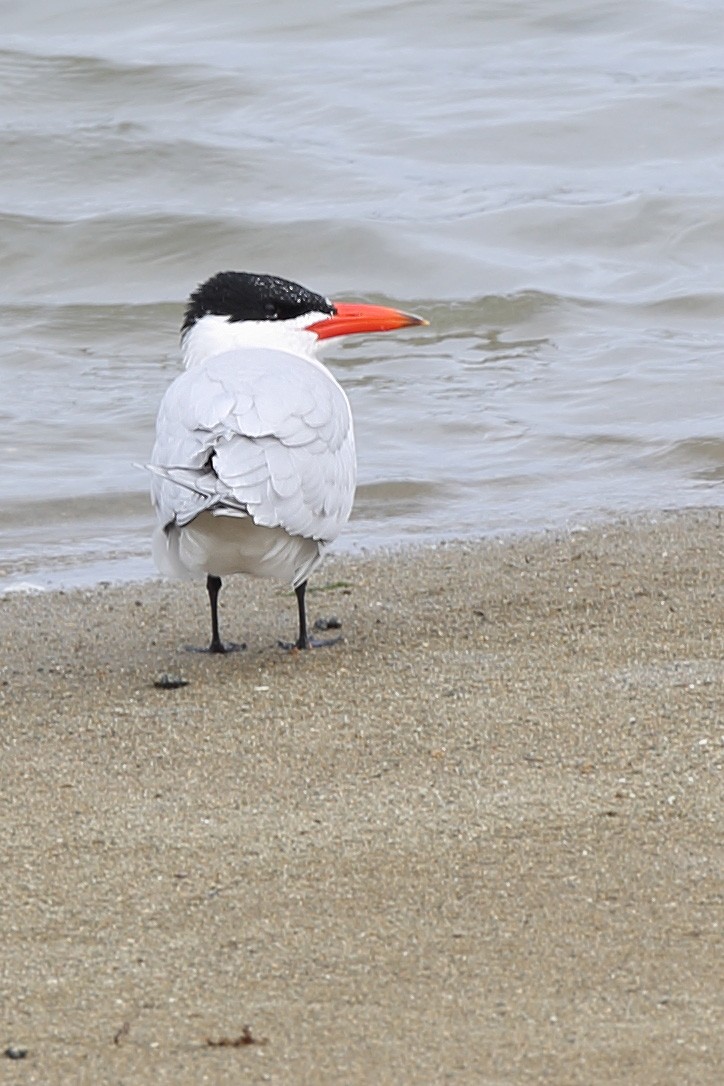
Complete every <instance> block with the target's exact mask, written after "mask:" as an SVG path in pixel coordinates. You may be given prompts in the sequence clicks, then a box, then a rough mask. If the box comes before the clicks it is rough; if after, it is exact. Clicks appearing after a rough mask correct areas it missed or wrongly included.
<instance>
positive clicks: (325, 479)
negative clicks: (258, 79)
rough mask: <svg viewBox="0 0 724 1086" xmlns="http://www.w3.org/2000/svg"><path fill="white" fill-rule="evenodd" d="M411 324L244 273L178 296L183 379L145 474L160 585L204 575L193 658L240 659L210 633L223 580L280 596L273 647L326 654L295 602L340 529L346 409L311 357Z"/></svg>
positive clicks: (347, 446) (162, 416)
mask: <svg viewBox="0 0 724 1086" xmlns="http://www.w3.org/2000/svg"><path fill="white" fill-rule="evenodd" d="M422 324H427V321H425V320H423V319H422V318H421V317H416V316H413V315H411V314H409V313H403V312H401V311H399V310H397V309H392V308H388V307H386V306H378V305H365V304H356V303H349V302H333V301H330V300H329V299H328V298H326V297H323V296H322V295H320V294H315V293H314V292H312V291H310V290H307V289H306V287H303V286H300V284H299V283H294V282H291V281H290V280H288V279H281V278H279V277H277V276H274V275H258V274H254V273H251V272H236V271H227V272H219V273H218V274H217V275H214V276H212V278H210V279H208V280H207V281H206V282H204V283H202V284H201V285H200V286H199V287H198V288H197V289H196V290H195V291H194V292H193V293H192V294H191V296H190V298H189V301H188V305H187V308H186V313H185V317H184V321H183V324H182V327H181V350H182V355H183V362H184V366H185V369H184V371H183V372H182V373H181V374H180V375H179V376H178V377H177V378H176V379H175V380H174V381H173V382H172V384H171V385H170V386H169V388H168V389H167V391H166V393H165V395H164V396H163V399H162V401H161V405H160V407H159V411H158V419H157V422H156V442H155V445H154V448H153V453H152V456H151V461H152V462H151V464H149V465H148V468H149V470H150V471H151V472H152V473H153V479H152V484H151V496H152V501H153V505H154V507H155V510H156V514H157V517H158V526H157V528H156V531H155V533H154V537H153V554H154V558H155V561H156V565H157V566H158V568H159V570H160V571H161V573H163V574H165V575H166V576H170V577H175V578H183V579H192V578H198V577H201V578H203V577H204V576H205V577H206V587H207V591H208V596H209V603H210V606H211V643H210V645H209V647H208V649H207V650H204V651H208V652H212V653H224V652H228V651H230V650H232V649H235V648H243V647H244V646H243V644H238V645H235V644H233V643H231V644H227V643H225V642H224V641H222V640H221V637H220V634H219V614H218V597H219V591H220V589H221V584H222V577H226V576H227V575H230V574H234V573H245V574H248V575H251V576H254V577H271V578H274V579H276V580H280V581H283V582H286V583H288V584H290V585H291V586H292V588H293V589H294V591H295V592H296V597H297V605H298V612H299V634H298V637H297V640H296V642H293V643H292V644H291V645H287V646H286V647H290V648H292V647H296V648H298V649H309V648H314V647H317V646H318V645H320V644H329V643H330V642H318V641H315V640H314V639H312V638H311V637H310V636H309V633H308V631H307V619H306V607H305V592H306V587H307V581H308V579H309V576H310V574H311V573H312V572H313V570H314V569H315V568H316V566H317V565H318V564H319V562H320V561H321V558H322V554H323V552H324V550H325V548H326V547H327V545H328V544H329V543H331V542H332V540H333V539H335V538H336V537H337V536H338V535H339V533H340V531H341V530H342V528H343V527H344V525H345V524H346V522H347V520H348V518H349V515H350V512H351V510H352V502H353V499H354V492H355V482H356V471H357V463H356V456H355V445H354V429H353V423H352V412H351V409H350V405H349V401H348V399H347V396H346V394H345V392H344V390H343V389H342V387H341V385H340V384H339V383H338V382H337V381H336V380H335V378H334V377H333V376H332V374H331V373H330V371H329V370H328V369H327V367H326V366H324V365H323V363H322V362H320V361H319V358H318V357H317V351H318V349H319V347H320V346H321V345H322V344H323V343H324V341H326V340H328V339H331V338H333V337H336V336H347V335H353V334H356V333H360V332H385V331H391V330H393V329H398V328H406V327H409V326H411V325H422ZM280 644H283V645H284V644H285V643H284V642H280Z"/></svg>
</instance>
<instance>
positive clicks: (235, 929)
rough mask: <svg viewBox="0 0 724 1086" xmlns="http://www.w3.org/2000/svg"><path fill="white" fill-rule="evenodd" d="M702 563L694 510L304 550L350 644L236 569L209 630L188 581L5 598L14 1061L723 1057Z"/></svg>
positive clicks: (154, 1074)
mask: <svg viewBox="0 0 724 1086" xmlns="http://www.w3.org/2000/svg"><path fill="white" fill-rule="evenodd" d="M723 574H724V517H723V516H722V514H721V511H720V510H718V509H709V510H702V509H700V508H697V509H693V510H686V511H683V512H678V513H668V514H660V513H656V514H651V515H645V516H640V517H636V518H626V519H617V520H616V521H614V522H606V523H605V524H600V523H596V524H594V525H585V526H584V525H581V526H577V527H576V529H574V530H572V531H563V530H561V531H555V530H551V531H550V532H546V533H543V534H533V535H531V534H526V535H525V536H524V537H519V536H516V537H515V538H512V539H511V538H503V539H489V540H485V541H482V542H468V541H462V542H456V543H446V544H430V545H423V546H422V547H417V546H416V547H412V548H410V547H405V548H403V549H402V550H401V551H399V552H395V553H385V554H379V553H377V552H375V553H373V554H371V555H363V556H357V555H355V556H350V555H345V554H342V555H330V556H329V557H328V558H327V559H326V560H325V563H324V565H323V566H322V567H321V569H320V571H319V573H318V574H317V575H316V576H315V578H314V579H313V581H312V582H311V584H310V591H309V613H310V621H311V622H313V621H314V620H315V619H316V618H317V617H319V616H325V617H329V616H330V615H333V614H334V615H337V616H338V617H339V618H341V620H342V631H341V632H342V634H343V636H344V639H345V640H344V642H343V643H342V644H340V645H338V646H335V647H333V648H330V649H325V650H320V651H317V652H314V653H309V654H305V653H296V652H295V653H284V652H281V651H280V650H279V649H278V648H277V647H276V640H277V638H284V637H288V636H289V635H290V633H291V632H293V631H294V628H295V621H296V612H295V602H294V596H293V593H292V592H291V591H290V590H287V589H285V588H284V587H280V586H275V585H271V584H268V583H264V582H254V581H251V580H249V579H244V578H230V579H229V581H228V583H225V585H224V590H223V593H222V597H221V621H222V636H223V637H225V638H227V639H230V640H241V639H243V640H245V641H246V642H247V644H248V648H247V650H246V651H245V652H243V653H237V654H233V655H229V656H226V657H221V658H211V657H209V656H207V655H204V654H195V653H187V652H184V651H183V646H184V645H186V644H195V645H203V644H205V643H206V642H207V639H208V633H209V630H208V606H207V602H206V594H205V590H204V587H203V584H194V585H189V584H184V583H179V582H176V583H173V582H171V583H168V582H166V583H164V582H160V581H150V582H141V583H136V584H126V585H123V586H110V587H107V588H103V587H97V588H94V589H93V590H83V589H78V590H73V591H62V590H58V591H52V592H44V593H40V594H33V595H19V594H17V593H13V594H11V595H6V596H4V597H3V598H2V599H0V632H1V634H2V644H3V646H4V651H3V660H2V667H0V716H1V717H2V728H1V729H0V742H1V743H2V759H1V761H0V766H1V768H0V782H1V787H0V839H1V840H2V846H3V855H4V856H5V858H6V870H7V871H8V872H10V873H11V877H10V878H9V879H8V884H7V887H6V891H5V894H4V895H3V899H4V900H3V903H2V904H3V911H4V921H3V926H4V929H5V931H6V933H7V934H8V939H7V943H8V945H7V947H6V949H5V951H4V953H3V956H2V960H3V974H4V992H5V1009H6V1014H5V1021H6V1025H5V1034H4V1042H3V1044H2V1046H0V1048H5V1047H6V1046H9V1045H14V1046H18V1047H20V1048H24V1049H27V1055H26V1057H25V1058H24V1059H23V1060H21V1061H18V1062H17V1063H16V1064H13V1063H11V1062H10V1061H7V1066H6V1068H5V1070H6V1077H7V1080H8V1081H9V1082H16V1081H17V1082H21V1081H22V1082H23V1083H27V1082H38V1083H40V1082H42V1083H54V1082H58V1083H61V1082H69V1081H88V1082H93V1083H94V1084H95V1083H98V1084H103V1083H106V1082H108V1083H111V1082H117V1081H123V1082H124V1083H127V1084H129V1086H134V1084H136V1083H146V1082H150V1081H154V1082H169V1083H171V1082H172V1083H178V1084H182V1086H183V1084H185V1083H189V1084H190V1083H197V1082H199V1081H209V1082H213V1083H215V1084H216V1083H220V1084H224V1083H227V1082H228V1083H237V1082H239V1081H245V1082H246V1081H248V1082H262V1081H273V1082H277V1083H290V1084H297V1083H301V1084H305V1083H309V1084H310V1086H312V1084H315V1086H316V1084H320V1083H321V1084H327V1083H329V1084H330V1086H331V1084H333V1083H334V1084H336V1083H338V1082H342V1081H343V1082H345V1083H360V1084H363V1083H370V1084H372V1083H374V1084H377V1083H382V1084H386V1083H390V1084H392V1083H407V1082H409V1083H416V1082H443V1081H445V1082H460V1083H468V1082H491V1083H492V1082H506V1083H508V1082H510V1083H518V1082H521V1083H522V1082H543V1081H555V1082H556V1083H560V1084H566V1083H580V1084H581V1086H583V1084H590V1083H591V1082H596V1083H600V1084H614V1083H616V1084H619V1083H620V1084H622V1086H623V1084H624V1083H626V1084H630V1083H631V1082H636V1083H637V1086H654V1084H656V1086H660V1084H661V1083H663V1082H671V1083H674V1082H677V1083H678V1082H697V1083H709V1082H712V1083H713V1082H714V1081H716V1080H717V1074H718V1071H719V1070H720V1067H721V1060H722V1055H723V1053H722V1046H721V1045H722V1043H721V1040H720V1037H721V1035H722V1028H721V1027H722V1006H721V992H720V977H719V969H718V967H717V963H718V961H719V960H720V958H719V957H718V955H719V954H720V946H721V944H720V938H721V934H720V928H719V926H718V925H720V920H721V915H720V909H721V769H722V761H723V755H724V745H723V744H724V725H723V722H722V717H723V715H724V709H723V708H722V707H723V706H724V696H723V695H724V622H723V621H722V619H723V618H724V614H723V612H724V595H723V591H722V584H724V577H723V576H722V575H723ZM163 674H167V675H169V674H170V675H172V676H177V677H178V678H180V679H183V680H184V681H185V682H186V683H187V685H184V686H181V687H179V688H177V689H159V688H158V687H156V686H155V685H154V683H155V682H156V680H157V679H158V678H159V677H160V676H161V675H163ZM245 1026H249V1028H250V1031H251V1032H250V1036H251V1038H252V1041H253V1042H256V1043H249V1041H248V1038H247V1041H246V1042H245V1041H244V1040H243V1036H244V1034H243V1028H244V1027H245ZM224 1038H226V1039H228V1040H234V1039H238V1040H239V1043H238V1044H237V1045H223V1044H218V1043H217V1042H219V1041H221V1040H223V1039H224ZM209 1041H211V1042H214V1043H213V1044H209V1043H207V1042H209Z"/></svg>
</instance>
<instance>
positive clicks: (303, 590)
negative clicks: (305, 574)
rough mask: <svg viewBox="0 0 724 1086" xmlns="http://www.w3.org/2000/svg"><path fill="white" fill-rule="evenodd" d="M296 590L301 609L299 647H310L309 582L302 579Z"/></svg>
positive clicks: (298, 604)
mask: <svg viewBox="0 0 724 1086" xmlns="http://www.w3.org/2000/svg"><path fill="white" fill-rule="evenodd" d="M294 591H295V592H296V595H297V609H298V610H299V637H298V638H297V648H298V649H308V648H310V644H309V637H308V635H307V605H306V603H305V597H306V594H307V582H306V581H302V583H301V584H300V585H298V587H297V588H295V589H294Z"/></svg>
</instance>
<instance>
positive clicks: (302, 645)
mask: <svg viewBox="0 0 724 1086" xmlns="http://www.w3.org/2000/svg"><path fill="white" fill-rule="evenodd" d="M294 591H295V592H296V595H297V608H298V610H299V637H298V638H297V640H296V641H295V642H294V643H293V644H291V643H290V642H288V641H280V642H279V644H280V646H281V647H282V648H283V649H323V648H325V647H326V646H327V645H336V644H337V642H338V641H341V640H342V638H341V637H332V638H330V639H329V640H328V641H322V640H320V639H319V638H316V637H310V636H309V634H308V633H307V605H306V601H305V596H306V594H307V582H306V581H302V583H301V584H300V585H298V586H297V588H295V589H294Z"/></svg>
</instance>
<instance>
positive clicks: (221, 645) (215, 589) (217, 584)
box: [187, 573, 246, 652]
mask: <svg viewBox="0 0 724 1086" xmlns="http://www.w3.org/2000/svg"><path fill="white" fill-rule="evenodd" d="M206 591H207V592H208V594H209V603H210V605H211V644H210V645H209V647H208V649H196V648H193V647H192V646H190V645H189V646H187V648H188V649H189V651H190V652H238V651H240V650H241V649H245V648H246V645H245V644H244V643H243V642H242V643H241V644H238V645H237V644H235V643H234V642H229V641H222V640H221V638H220V637H219V592H220V591H221V577H215V576H214V574H213V573H210V574H209V575H208V577H207V578H206Z"/></svg>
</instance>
